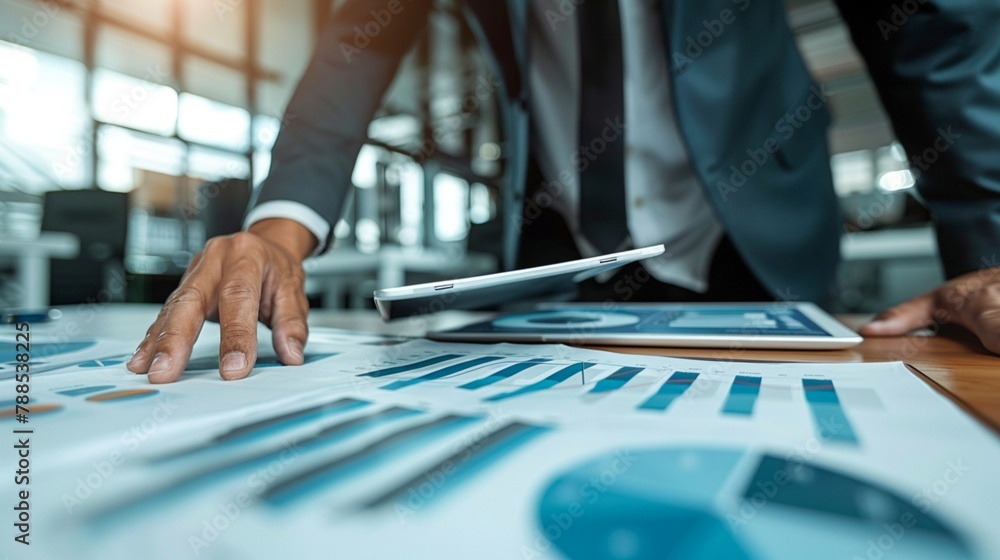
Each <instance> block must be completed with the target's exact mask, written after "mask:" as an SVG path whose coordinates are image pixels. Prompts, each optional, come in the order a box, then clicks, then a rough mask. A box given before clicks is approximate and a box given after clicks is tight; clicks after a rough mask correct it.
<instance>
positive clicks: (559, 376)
mask: <svg viewBox="0 0 1000 560" xmlns="http://www.w3.org/2000/svg"><path fill="white" fill-rule="evenodd" d="M594 365H597V364H592V363H590V362H580V363H576V364H570V365H568V366H566V367H564V368H562V369H560V370H559V371H557V372H555V373H553V374H552V375H549V376H548V377H546V378H545V379H542V380H541V381H538V382H536V383H532V384H531V385H528V386H526V387H521V388H520V389H518V390H516V391H510V392H507V393H500V394H497V395H493V396H492V397H487V398H485V399H483V400H484V401H502V400H506V399H511V398H514V397H520V396H522V395H527V394H528V393H535V392H537V391H545V390H548V389H551V388H553V387H555V386H556V385H558V384H560V383H562V382H563V381H566V380H567V379H569V378H570V377H573V376H574V375H576V374H578V373H581V374H582V373H583V372H584V371H586V370H587V368H589V367H591V366H594Z"/></svg>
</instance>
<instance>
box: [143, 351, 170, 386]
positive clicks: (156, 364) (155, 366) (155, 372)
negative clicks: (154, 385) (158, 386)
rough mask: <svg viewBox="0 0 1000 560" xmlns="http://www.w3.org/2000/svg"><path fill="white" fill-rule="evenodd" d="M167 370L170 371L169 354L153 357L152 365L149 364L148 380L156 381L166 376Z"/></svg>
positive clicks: (161, 353) (159, 354)
mask: <svg viewBox="0 0 1000 560" xmlns="http://www.w3.org/2000/svg"><path fill="white" fill-rule="evenodd" d="M168 369H170V354H165V353H163V352H160V353H158V354H157V355H155V356H153V363H151V364H149V374H148V376H149V379H150V380H151V381H158V380H159V378H161V377H163V376H164V375H166V373H167V370H168Z"/></svg>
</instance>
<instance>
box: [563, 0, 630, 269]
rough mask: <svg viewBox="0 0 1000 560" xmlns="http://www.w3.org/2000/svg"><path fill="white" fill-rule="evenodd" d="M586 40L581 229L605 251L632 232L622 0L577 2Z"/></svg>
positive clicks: (582, 52) (582, 84)
mask: <svg viewBox="0 0 1000 560" xmlns="http://www.w3.org/2000/svg"><path fill="white" fill-rule="evenodd" d="M577 21H578V23H579V34H578V35H579V43H580V134H579V141H580V144H579V146H580V157H579V159H578V161H579V162H580V163H579V168H581V169H580V229H581V231H582V233H583V235H584V236H586V238H587V240H588V241H590V242H591V243H592V244H593V245H594V246H595V247H597V248H598V249H599V250H601V251H602V252H605V253H609V252H612V251H615V250H616V249H618V248H620V247H621V245H622V242H623V241H624V240H625V238H626V237H628V222H627V219H626V215H625V138H624V134H625V133H624V130H620V129H619V128H617V127H616V125H615V123H616V122H617V123H620V122H622V121H624V119H625V114H624V113H625V92H624V89H625V88H624V81H625V80H624V77H623V70H622V66H623V64H622V33H621V31H622V29H621V16H620V14H619V13H618V1H617V0H587V1H586V2H582V3H581V4H580V5H579V6H577ZM574 163H576V162H574Z"/></svg>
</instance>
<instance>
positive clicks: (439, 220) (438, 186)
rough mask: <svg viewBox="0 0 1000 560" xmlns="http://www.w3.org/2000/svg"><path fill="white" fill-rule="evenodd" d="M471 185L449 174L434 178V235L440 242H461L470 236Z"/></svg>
mask: <svg viewBox="0 0 1000 560" xmlns="http://www.w3.org/2000/svg"><path fill="white" fill-rule="evenodd" d="M468 207H469V183H468V182H466V181H465V180H464V179H460V178H458V177H456V176H454V175H450V174H448V173H438V174H437V175H436V176H435V177H434V235H435V237H437V239H438V241H443V242H452V241H461V240H463V239H465V237H466V236H467V235H468V234H469V222H468V211H467V209H468Z"/></svg>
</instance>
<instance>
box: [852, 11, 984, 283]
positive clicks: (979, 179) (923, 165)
mask: <svg viewBox="0 0 1000 560" xmlns="http://www.w3.org/2000/svg"><path fill="white" fill-rule="evenodd" d="M837 4H838V6H839V8H840V11H841V13H842V15H843V16H844V20H845V21H846V22H847V24H848V26H849V28H850V30H851V35H852V37H853V39H854V43H855V45H856V46H857V47H858V50H859V51H860V52H861V54H862V56H863V57H864V59H865V62H866V63H867V64H868V69H869V71H870V72H871V75H872V79H873V80H874V81H875V84H876V86H877V87H878V91H879V95H880V97H881V99H882V103H883V105H884V106H885V108H886V111H887V112H888V113H889V117H890V118H891V120H892V124H893V128H894V129H895V131H896V135H897V136H898V137H899V140H900V142H901V143H902V144H903V147H904V148H905V149H906V152H907V154H908V155H909V157H910V164H911V167H912V168H913V169H914V171H915V173H916V174H917V177H918V183H917V186H918V188H919V192H920V193H921V195H922V197H923V199H924V200H925V202H926V203H927V204H928V206H929V208H930V210H931V213H932V214H933V216H934V222H935V226H936V228H937V235H938V243H939V246H940V251H941V259H942V262H943V264H944V267H945V271H946V273H947V275H948V276H949V277H955V276H958V275H960V274H963V273H966V272H970V271H972V270H976V269H978V268H981V267H983V266H998V265H1000V262H997V260H996V259H997V254H998V253H1000V3H997V2H996V1H995V0H905V1H902V0H894V1H891V2H890V1H889V0H837Z"/></svg>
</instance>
